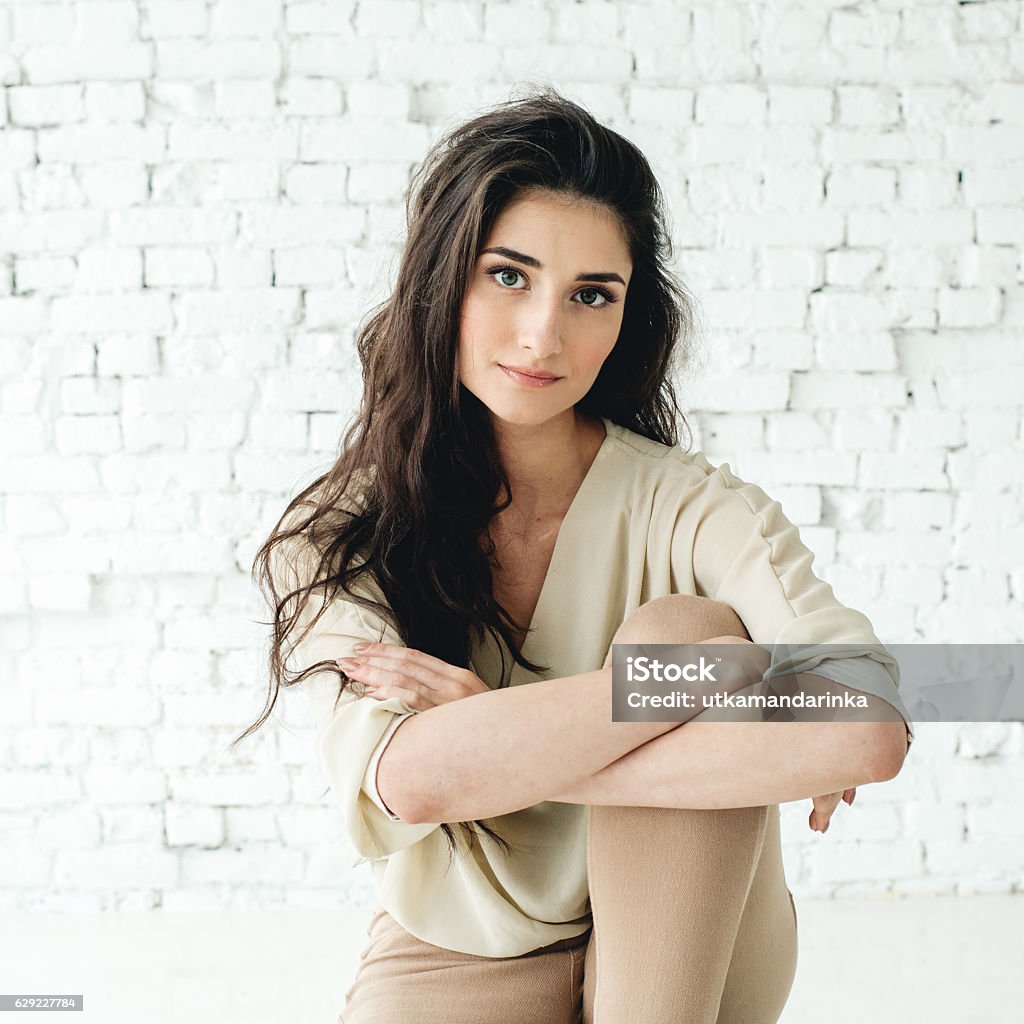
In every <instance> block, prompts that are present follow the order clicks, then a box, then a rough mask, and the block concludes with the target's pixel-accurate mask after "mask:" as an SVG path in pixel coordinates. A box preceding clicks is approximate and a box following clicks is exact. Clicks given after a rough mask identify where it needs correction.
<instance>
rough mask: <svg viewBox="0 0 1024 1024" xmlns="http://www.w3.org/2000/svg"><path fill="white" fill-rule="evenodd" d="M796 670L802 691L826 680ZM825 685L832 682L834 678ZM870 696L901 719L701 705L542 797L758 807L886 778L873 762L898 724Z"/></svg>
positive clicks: (875, 710) (880, 759)
mask: <svg viewBox="0 0 1024 1024" xmlns="http://www.w3.org/2000/svg"><path fill="white" fill-rule="evenodd" d="M795 678H797V679H800V680H803V683H802V686H803V688H804V689H805V690H807V691H812V690H815V689H819V688H820V687H822V685H823V681H821V680H816V681H808V680H807V678H806V677H805V676H798V677H795ZM827 685H829V686H830V687H831V689H832V690H833V691H835V690H836V689H837V684H835V683H830V684H827ZM756 690H757V688H756V687H752V688H751V689H750V691H741V692H756ZM869 703H870V704H871V712H870V714H871V715H872V716H873V717H875V718H876V719H877V718H879V717H881V716H882V715H883V714H884V713H885V711H884V709H885V708H890V709H891V710H892V714H893V716H895V717H894V718H893V719H892V721H895V720H898V721H899V723H900V725H899V726H898V727H897V726H893V725H892V721H890V722H884V723H880V722H878V721H877V720H876V721H867V720H865V721H838V722H836V721H789V722H786V721H783V722H777V721H768V722H765V721H760V720H759V719H760V711H753V710H751V711H750V712H749V713H748V715H747V717H748V718H749V720H747V721H709V720H708V718H709V717H710V716H711V715H712V712H704V713H702V714H701V715H698V716H697V717H696V718H694V719H692V720H691V721H690V722H688V723H686V724H685V725H683V726H682V727H680V728H678V729H674V730H673V731H672V732H669V733H667V734H665V735H663V736H660V737H656V738H655V739H652V740H650V741H649V742H648V743H645V744H644V745H643V746H641V747H638V748H636V749H634V750H632V751H630V752H629V753H628V754H626V755H624V756H623V757H621V758H619V759H618V760H617V761H614V762H613V763H612V764H609V765H607V766H606V767H604V768H603V769H601V770H600V771H598V772H596V773H595V774H594V775H593V776H591V777H589V778H586V779H583V780H581V781H580V782H579V783H577V784H576V785H575V786H571V787H565V788H563V789H561V790H557V791H556V790H554V789H552V790H551V791H549V792H548V793H547V794H545V796H544V799H546V800H553V801H556V802H562V803H574V804H606V805H611V806H638V807H678V808H726V807H760V806H765V805H768V804H778V803H786V802H787V801H791V800H803V799H806V798H808V797H813V796H823V795H824V794H826V793H837V792H840V791H842V790H845V789H850V788H853V787H856V786H861V785H864V784H866V783H870V782H878V781H881V780H882V779H884V778H888V777H891V775H889V774H888V773H883V772H880V771H879V769H878V767H877V766H878V765H879V764H880V763H884V762H885V759H886V757H887V756H888V755H887V754H886V753H885V746H886V744H887V743H888V741H889V738H891V735H892V732H893V730H894V729H896V730H897V731H899V732H900V733H901V735H905V733H904V731H903V727H902V719H900V718H899V715H898V713H897V712H896V711H895V709H892V708H891V705H887V704H884V702H881V701H879V700H878V699H877V698H872V699H871V701H869ZM737 717H740V716H739V714H737ZM755 719H756V720H755ZM899 742H900V743H901V744H902V743H903V742H904V741H903V739H902V738H901V739H900V741H899Z"/></svg>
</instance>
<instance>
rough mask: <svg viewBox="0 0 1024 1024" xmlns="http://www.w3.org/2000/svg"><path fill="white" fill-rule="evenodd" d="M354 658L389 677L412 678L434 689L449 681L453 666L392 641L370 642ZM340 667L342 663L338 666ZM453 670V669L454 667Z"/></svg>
mask: <svg viewBox="0 0 1024 1024" xmlns="http://www.w3.org/2000/svg"><path fill="white" fill-rule="evenodd" d="M358 661H359V662H361V663H363V664H365V665H368V666H369V667H371V668H376V669H382V670H385V671H387V672H389V673H391V676H390V678H399V677H400V678H402V679H407V680H414V681H415V682H416V683H418V684H419V685H421V686H425V687H427V688H429V689H431V690H436V689H438V688H439V687H440V686H442V685H443V684H444V682H445V681H448V682H450V681H451V678H452V676H451V673H452V671H453V666H451V665H449V664H448V663H447V662H445V661H442V660H441V659H440V658H435V657H434V656H433V655H431V654H426V653H424V652H423V651H417V650H415V649H414V648H411V647H401V646H396V645H394V644H370V645H369V647H368V648H367V649H366V650H365V651H364V652H363V653H362V654H361V655H360V656H359V658H358ZM342 667H343V668H344V666H342ZM456 671H457V670H456Z"/></svg>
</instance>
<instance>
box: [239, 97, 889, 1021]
mask: <svg viewBox="0 0 1024 1024" xmlns="http://www.w3.org/2000/svg"><path fill="white" fill-rule="evenodd" d="M407 219H408V239H407V243H406V246H405V249H404V252H403V255H402V260H401V266H400V269H399V273H398V278H397V283H396V286H395V290H394V293H393V295H392V296H391V297H390V298H389V299H388V300H387V301H386V302H385V303H384V304H383V305H382V306H381V307H380V308H379V309H378V310H376V311H375V313H374V315H373V316H372V318H371V319H370V320H369V321H368V322H367V323H366V325H365V326H363V328H362V329H361V331H360V333H359V336H358V342H357V345H358V350H359V355H360V359H361V361H362V367H363V379H364V393H363V400H362V405H361V409H360V413H359V416H358V417H357V419H356V421H355V422H354V423H353V425H352V426H351V427H350V428H349V430H348V431H347V433H346V435H345V437H344V438H343V441H342V452H341V456H340V458H339V459H338V461H337V463H336V464H335V466H334V467H333V468H332V470H331V471H330V472H329V473H327V474H326V475H325V476H323V477H321V478H320V479H319V480H318V481H316V482H315V483H314V484H313V485H311V486H310V487H309V488H307V489H306V490H305V491H304V492H302V493H301V494H300V495H299V496H298V497H297V498H296V499H295V500H294V501H293V502H292V503H291V504H290V506H289V507H288V509H287V510H286V512H285V514H284V515H283V516H282V518H281V521H279V523H278V524H277V526H276V528H275V529H274V531H273V532H272V534H271V536H270V537H269V538H268V539H267V541H266V543H265V544H264V545H263V547H262V548H261V550H260V552H259V555H258V557H257V562H256V567H255V572H256V575H257V578H258V579H259V580H260V582H261V584H262V585H263V586H264V588H265V591H266V593H267V595H268V598H269V601H270V603H271V607H272V608H273V609H274V635H273V642H272V647H271V670H272V690H271V694H270V696H269V698H268V706H267V708H266V710H265V711H264V714H263V717H262V718H261V719H260V720H259V722H257V723H256V725H255V726H254V727H258V726H259V725H260V724H262V722H263V721H265V719H266V717H267V715H268V714H269V712H270V710H271V709H272V707H273V703H274V701H275V700H276V696H277V693H278V692H279V687H280V686H281V685H294V684H295V683H300V682H301V683H302V685H303V686H304V688H305V689H306V690H307V691H308V692H309V694H310V697H311V699H312V701H313V708H314V714H315V719H316V729H317V750H318V757H319V761H320V764H321V765H322V767H323V769H324V772H325V774H326V776H327V778H328V780H329V781H330V784H331V788H332V790H333V792H334V796H335V798H336V800H337V803H338V805H339V806H340V807H341V809H342V811H343V813H344V817H345V823H346V827H347V831H348V835H349V837H350V839H351V841H352V843H353V846H354V848H355V849H356V851H357V852H358V854H359V856H358V858H357V860H356V861H355V864H359V863H362V862H363V861H370V862H371V863H372V865H373V870H374V876H375V882H376V889H377V895H378V899H379V903H380V906H379V907H378V909H377V912H376V913H375V915H374V916H373V919H372V921H371V923H370V927H369V929H368V934H369V943H368V945H367V946H366V948H365V949H364V950H363V953H362V956H361V962H360V965H359V970H358V973H357V975H356V977H355V979H354V982H353V984H352V985H351V987H350V988H349V990H348V992H347V993H346V1004H345V1007H344V1009H343V1011H342V1013H341V1016H340V1017H339V1020H340V1021H343V1022H345V1024H362V1022H364V1021H373V1022H376V1024H386V1022H389V1021H413V1020H415V1021H416V1022H427V1021H444V1022H446V1024H459V1022H463V1021H466V1022H469V1021H472V1022H473V1024H483V1022H487V1021H494V1022H502V1024H508V1022H513V1021H523V1022H530V1024H536V1022H549V1021H550V1022H559V1024H561V1022H569V1021H578V1020H580V1019H581V1017H582V1019H583V1020H584V1021H587V1022H590V1021H597V1022H599V1024H606V1022H623V1021H629V1022H631V1024H643V1022H659V1021H670V1020H671V1021H676V1020H679V1021H684V1020H685V1021H687V1022H691V1024H693V1022H704V1021H708V1022H711V1021H718V1022H725V1021H736V1022H740V1021H742V1022H744V1024H755V1022H759V1021H765V1022H767V1021H775V1020H777V1018H778V1016H779V1014H780V1012H781V1010H782V1007H783V1005H784V1003H785V1001H786V998H787V996H788V993H789V990H790V986H791V984H792V980H793V974H794V970H795V963H796V912H795V909H794V907H793V903H792V896H791V894H790V892H789V890H788V888H787V886H786V880H785V875H784V872H783V865H782V857H781V845H780V837H779V816H778V804H779V802H780V801H784V800H795V799H802V798H806V797H814V796H815V794H818V793H827V794H830V795H828V796H825V797H817V798H815V799H814V811H813V812H812V815H811V826H812V827H814V828H819V829H821V830H822V831H824V829H825V828H827V825H828V818H829V815H830V814H831V812H832V810H833V809H834V808H835V806H836V805H837V802H838V800H839V799H840V796H841V795H844V794H845V798H846V799H847V801H848V802H852V798H853V789H854V787H856V786H857V785H859V784H861V783H867V782H873V781H880V780H882V779H885V778H891V777H892V775H894V774H895V773H896V772H897V771H898V770H899V766H900V764H901V763H902V759H903V756H904V755H905V752H906V740H905V737H906V736H907V735H908V734H909V726H907V727H906V728H905V727H904V725H903V719H905V718H906V714H905V712H904V710H903V709H902V705H901V704H900V702H899V697H898V695H897V692H896V685H895V684H896V683H897V682H898V678H899V677H898V667H897V666H896V665H895V662H894V661H893V659H892V658H891V657H889V656H888V655H887V654H886V653H885V652H884V649H882V650H880V651H879V652H878V653H877V654H872V655H870V656H865V655H864V654H863V650H864V647H863V645H865V644H868V645H878V640H877V638H876V637H875V635H874V633H873V632H872V629H871V625H870V623H869V622H868V620H867V619H866V618H865V617H864V616H863V615H862V614H861V613H859V612H856V611H854V610H852V609H849V608H845V607H843V606H842V605H840V604H839V603H838V601H836V599H835V597H834V595H833V593H832V590H831V588H830V587H829V586H828V585H827V584H826V583H824V582H822V581H821V580H819V579H817V578H816V577H815V576H814V575H813V573H812V572H811V570H810V563H811V560H812V556H811V554H810V552H809V551H808V550H807V549H806V547H804V546H803V544H802V543H801V541H800V539H799V535H798V531H797V530H796V528H795V527H794V526H793V525H792V524H790V523H789V522H788V521H787V520H786V519H785V517H784V516H783V515H782V512H781V508H780V506H779V505H778V503H777V502H773V501H771V500H770V499H769V498H768V496H767V495H766V494H765V493H764V492H763V491H762V490H761V489H760V488H758V487H756V486H755V485H753V484H748V483H745V482H744V481H742V480H740V479H739V478H737V477H736V476H735V475H734V474H732V473H731V471H730V470H729V468H728V466H727V465H723V466H721V467H717V468H716V467H714V466H712V465H711V464H710V463H709V462H708V461H707V459H706V458H705V457H704V456H703V454H702V453H699V452H697V453H690V454H688V453H686V452H684V451H683V450H682V449H681V448H680V447H678V438H677V433H676V427H677V421H679V420H681V419H682V417H681V416H680V414H679V410H678V407H677V405H676V400H675V396H674V393H673V390H672V386H671V383H670V372H671V370H672V368H673V364H674V362H675V361H677V360H678V359H679V358H681V355H682V353H683V351H684V349H683V346H685V345H686V343H687V341H688V338H689V334H690V329H691V326H692V316H691V307H690V303H689V300H688V296H687V293H686V291H685V290H684V289H683V288H682V287H681V286H680V285H679V284H678V283H677V282H675V281H674V280H673V278H672V277H671V275H670V273H669V272H668V271H667V269H666V262H665V261H666V258H667V257H668V255H669V254H670V248H669V241H668V237H667V234H666V231H665V227H664V215H663V212H662V201H661V194H660V190H659V187H658V184H657V182H656V181H655V179H654V177H653V174H652V173H651V170H650V167H649V166H648V164H647V161H646V160H645V159H644V157H643V156H642V154H641V153H640V152H639V151H638V150H637V149H636V148H635V147H634V146H633V145H632V144H630V143H629V142H628V141H627V140H625V139H624V138H622V137H621V136H620V135H618V134H616V133H615V132H613V131H611V130H609V129H607V128H605V127H603V126H602V125H600V124H599V123H598V122H596V121H595V120H594V119H593V117H591V115H590V114H589V113H587V112H586V111H585V110H583V109H582V108H580V107H579V106H577V105H576V104H574V103H572V102H570V101H568V100H566V99H564V98H563V97H561V96H559V95H558V94H557V93H555V92H554V91H552V90H550V89H545V90H542V91H539V92H538V93H537V94H536V95H533V96H528V97H527V98H525V99H522V100H519V101H515V102H510V103H507V104H503V105H501V106H499V107H497V108H496V109H494V110H491V111H488V112H486V113H484V114H482V115H481V116H479V117H477V118H475V119H473V120H471V121H469V122H467V123H465V124H463V125H460V126H458V127H456V128H455V129H453V130H452V131H451V132H450V133H449V134H448V136H447V137H446V138H445V139H443V140H442V141H441V143H439V144H438V145H437V146H436V147H435V148H434V150H433V151H432V152H431V154H430V155H429V156H428V158H427V160H426V161H425V162H424V164H423V165H422V166H421V168H420V169H419V171H418V172H417V175H416V178H415V179H414V182H413V188H412V190H411V192H410V198H409V203H408V208H407ZM626 642H632V643H730V644H734V645H738V646H741V647H742V648H743V653H744V655H745V656H747V657H748V658H749V664H750V666H751V668H750V673H749V675H748V676H745V681H743V682H742V683H739V682H737V683H735V684H734V685H733V687H732V688H733V689H736V688H738V687H739V686H740V685H743V686H746V685H748V684H749V683H750V682H752V681H756V680H759V679H760V677H761V675H762V672H763V671H764V670H765V669H766V668H770V669H771V671H772V673H773V674H779V673H781V672H782V671H786V672H796V671H800V672H802V673H803V674H802V675H801V676H800V679H801V681H802V682H803V683H804V684H805V688H806V687H807V686H812V685H814V680H815V678H816V676H817V675H823V676H826V678H825V679H821V678H818V679H817V682H818V684H819V685H821V686H823V687H824V686H826V685H827V686H828V687H829V688H830V689H831V690H832V691H833V692H835V691H836V690H843V689H845V686H844V685H843V684H844V683H849V684H850V685H851V687H852V688H853V689H856V690H857V691H858V692H861V693H868V694H871V696H870V698H869V699H870V702H871V709H872V715H871V717H872V718H873V721H864V722H857V723H849V722H847V723H836V722H830V723H825V722H819V723H815V725H814V727H813V728H811V727H810V726H807V724H806V723H795V722H788V723H772V727H771V728H766V727H765V724H764V723H756V722H736V721H731V722H720V721H717V722H716V721H710V720H708V717H709V716H708V713H707V712H704V713H703V717H704V719H705V720H704V721H700V718H701V717H702V714H700V713H697V712H694V715H695V717H693V718H692V719H691V721H690V722H687V723H686V724H685V725H684V724H682V723H680V722H613V721H612V713H611V667H610V665H611V645H612V644H613V643H626ZM785 643H800V644H805V643H811V644H817V643H829V644H840V645H842V644H848V645H850V652H849V656H846V657H844V656H843V654H842V648H841V647H840V648H839V652H840V653H839V655H838V656H836V655H835V649H831V650H832V653H831V654H830V655H828V657H829V658H830V660H829V661H828V663H827V664H822V663H821V662H822V659H821V657H820V656H819V658H818V659H817V660H816V661H814V662H813V663H812V664H805V665H801V666H796V665H794V664H785V663H784V662H783V661H782V660H781V659H778V658H776V657H775V656H773V658H772V659H771V660H772V662H773V663H772V664H771V665H770V666H769V658H768V656H767V655H766V654H765V653H764V652H763V651H762V649H761V648H760V647H758V646H756V645H758V644H785ZM879 646H880V645H879ZM854 654H859V655H860V656H859V657H853V655H854ZM506 655H507V656H508V657H507V658H506ZM809 668H813V669H814V671H815V675H812V674H811V673H809V672H808V671H807V669H809ZM509 669H511V671H509ZM339 678H340V685H339ZM829 680H831V682H829ZM527 683H528V684H529V685H523V684H527ZM886 718H887V719H888V720H883V719H886ZM243 735H245V734H243ZM453 825H457V829H456V828H453ZM651 967H653V968H655V969H654V970H653V971H652V970H642V969H643V968H651Z"/></svg>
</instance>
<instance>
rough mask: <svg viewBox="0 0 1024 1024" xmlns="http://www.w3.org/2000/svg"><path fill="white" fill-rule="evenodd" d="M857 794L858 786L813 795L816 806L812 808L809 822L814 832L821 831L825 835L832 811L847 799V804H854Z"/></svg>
mask: <svg viewBox="0 0 1024 1024" xmlns="http://www.w3.org/2000/svg"><path fill="white" fill-rule="evenodd" d="M856 795H857V790H856V788H854V789H844V790H843V791H842V792H841V793H829V794H828V795H827V796H816V797H813V802H814V807H813V809H812V810H811V814H810V817H809V818H808V819H807V824H808V825H809V826H810V828H811V831H812V832H821V833H822V834H823V835H824V833H826V832H827V831H828V825H829V820H830V819H831V817H832V812H833V811H834V810H835V809H836V808H837V807H838V806H839V801H840V800H841V799H842V800H845V801H846V803H847V805H848V806H849V805H852V804H853V798H854V797H855V796H856Z"/></svg>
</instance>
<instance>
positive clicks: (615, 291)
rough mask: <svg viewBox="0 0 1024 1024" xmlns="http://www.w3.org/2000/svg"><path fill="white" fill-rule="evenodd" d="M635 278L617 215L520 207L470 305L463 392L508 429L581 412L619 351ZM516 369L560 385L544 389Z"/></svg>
mask: <svg viewBox="0 0 1024 1024" xmlns="http://www.w3.org/2000/svg"><path fill="white" fill-rule="evenodd" d="M498 249H500V250H502V251H490V252H489V251H488V250H498ZM632 269H633V268H632V262H631V260H630V258H629V247H628V245H627V242H626V239H625V236H624V234H623V231H622V228H621V227H620V225H619V222H618V219H617V217H616V216H615V214H614V213H612V212H611V211H610V210H608V209H607V208H605V207H602V206H597V205H595V204H592V203H587V204H582V203H576V204H574V203H571V202H570V201H568V200H567V199H565V198H564V197H561V196H553V195H551V194H550V193H540V194H534V195H531V196H529V197H524V198H521V199H519V200H517V201H515V202H513V203H510V204H509V205H508V206H506V207H505V209H504V210H503V211H502V212H501V214H500V215H499V216H498V217H497V219H496V220H495V222H494V226H493V228H492V230H491V233H490V235H489V236H488V238H487V240H486V241H485V242H484V245H483V247H482V250H481V253H480V255H479V256H478V258H477V261H476V266H475V267H474V269H473V274H472V277H471V280H470V283H469V286H468V288H467V292H466V296H465V301H464V303H463V307H462V316H461V324H460V332H459V379H460V380H461V381H462V384H463V385H464V386H465V387H466V388H467V389H468V390H469V391H471V392H472V393H473V394H474V395H476V397H477V398H479V399H480V401H481V402H483V403H484V405H486V406H487V408H488V409H490V411H491V413H492V416H494V417H497V418H498V419H499V420H503V421H505V422H507V423H517V424H523V425H531V424H538V423H542V422H544V421H545V420H548V419H551V418H552V417H554V416H557V415H558V414H560V413H562V412H565V411H566V410H571V409H572V407H573V406H574V405H575V404H576V403H577V402H578V401H579V400H580V399H581V398H583V396H584V395H586V393H587V392H588V391H589V390H590V387H591V385H592V384H593V383H594V380H595V379H596V378H597V375H598V372H599V371H600V369H601V366H602V364H603V363H604V361H605V359H607V358H608V355H609V354H610V353H611V351H612V349H613V348H614V347H615V340H616V338H617V337H618V335H619V328H620V327H621V325H622V311H623V306H624V304H625V298H626V289H627V287H628V285H629V279H630V275H631V273H632ZM515 367H518V368H519V369H521V370H525V371H532V372H533V373H536V374H552V375H554V376H555V377H556V378H557V379H555V380H551V381H548V382H547V383H540V382H539V381H538V379H537V378H536V377H530V376H519V375H517V374H516V373H515V372H511V371H510V370H509V368H515Z"/></svg>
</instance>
